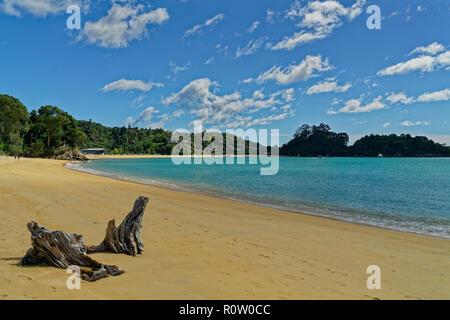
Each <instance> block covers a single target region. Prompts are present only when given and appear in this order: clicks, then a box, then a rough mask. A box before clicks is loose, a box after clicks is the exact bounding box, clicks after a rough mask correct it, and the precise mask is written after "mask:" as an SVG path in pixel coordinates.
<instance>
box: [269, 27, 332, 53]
mask: <svg viewBox="0 0 450 320" xmlns="http://www.w3.org/2000/svg"><path fill="white" fill-rule="evenodd" d="M326 36H327V35H325V34H323V33H311V32H306V31H300V32H296V33H294V34H293V35H292V36H290V37H285V38H284V39H283V40H282V41H280V42H278V43H277V44H275V45H274V46H272V47H271V49H272V50H281V49H285V50H292V49H294V48H295V47H297V46H298V45H300V44H302V43H306V42H310V41H313V40H317V39H324V38H326Z"/></svg>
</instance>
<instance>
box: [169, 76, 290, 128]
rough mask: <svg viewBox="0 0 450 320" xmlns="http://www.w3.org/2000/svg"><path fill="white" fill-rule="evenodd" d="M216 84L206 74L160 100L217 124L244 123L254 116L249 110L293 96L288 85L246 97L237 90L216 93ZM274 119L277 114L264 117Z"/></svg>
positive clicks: (205, 121)
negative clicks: (271, 92)
mask: <svg viewBox="0 0 450 320" xmlns="http://www.w3.org/2000/svg"><path fill="white" fill-rule="evenodd" d="M217 87H218V83H217V82H214V81H211V80H210V79H208V78H200V79H196V80H193V81H191V82H190V83H188V84H187V85H186V86H185V87H184V88H182V89H181V90H180V91H179V92H175V93H172V94H171V95H170V96H169V97H167V98H166V99H164V100H163V103H164V104H166V105H169V104H176V105H178V106H180V107H182V108H186V109H188V110H189V112H190V114H191V115H193V116H194V117H195V118H196V119H198V120H202V121H203V122H204V123H206V124H218V125H219V126H220V127H238V126H242V127H246V126H247V124H248V123H250V122H251V121H253V120H254V119H253V118H252V116H251V114H255V113H257V112H258V111H261V110H270V109H271V108H272V107H274V106H278V105H283V104H285V103H286V102H287V100H293V99H294V97H293V92H291V91H290V90H289V89H287V90H284V91H280V92H277V93H275V94H270V95H269V96H267V97H266V95H265V94H264V93H263V92H262V90H255V91H254V92H253V94H252V95H251V96H249V97H247V98H245V97H242V95H241V94H240V93H239V92H237V91H235V92H233V93H231V94H226V95H218V94H216V93H215V90H214V89H216V88H217ZM280 97H281V98H280ZM274 117H275V116H274ZM273 120H276V118H270V117H267V121H273ZM253 124H255V123H253ZM253 124H252V125H253Z"/></svg>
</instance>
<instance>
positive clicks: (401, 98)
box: [386, 92, 414, 104]
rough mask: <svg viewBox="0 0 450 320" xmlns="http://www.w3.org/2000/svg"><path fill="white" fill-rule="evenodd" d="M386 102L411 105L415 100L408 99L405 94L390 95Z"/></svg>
mask: <svg viewBox="0 0 450 320" xmlns="http://www.w3.org/2000/svg"><path fill="white" fill-rule="evenodd" d="M386 100H387V101H389V102H390V103H391V104H393V103H402V104H411V103H413V102H414V98H412V97H408V96H407V95H406V94H405V93H404V92H399V93H394V92H392V93H390V94H389V95H388V96H387V97H386Z"/></svg>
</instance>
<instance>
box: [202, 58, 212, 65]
mask: <svg viewBox="0 0 450 320" xmlns="http://www.w3.org/2000/svg"><path fill="white" fill-rule="evenodd" d="M213 62H214V57H211V58H209V59H208V60H206V61H205V62H204V64H211V63H213Z"/></svg>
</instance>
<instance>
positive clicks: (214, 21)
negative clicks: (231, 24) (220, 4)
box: [184, 13, 225, 37]
mask: <svg viewBox="0 0 450 320" xmlns="http://www.w3.org/2000/svg"><path fill="white" fill-rule="evenodd" d="M223 18H225V15H224V14H223V13H219V14H217V15H215V16H214V17H212V18H211V19H208V20H206V21H205V22H204V23H202V24H198V25H195V26H193V27H192V28H191V29H189V30H186V32H185V33H184V37H188V36H191V35H194V34H196V33H201V31H202V29H203V28H206V27H212V26H215V25H217V24H218V23H220V22H221V21H222V20H223Z"/></svg>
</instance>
